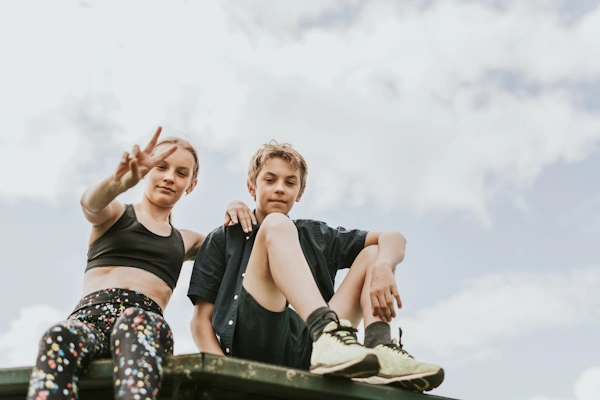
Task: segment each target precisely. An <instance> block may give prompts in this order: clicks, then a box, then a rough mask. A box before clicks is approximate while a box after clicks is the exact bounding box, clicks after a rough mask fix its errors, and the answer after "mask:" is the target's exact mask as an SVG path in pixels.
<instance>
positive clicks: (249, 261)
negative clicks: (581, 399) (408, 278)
mask: <svg viewBox="0 0 600 400" xmlns="http://www.w3.org/2000/svg"><path fill="white" fill-rule="evenodd" d="M306 176H307V166H306V162H305V160H304V158H303V157H302V156H301V155H300V154H299V153H298V152H297V151H296V150H294V149H293V148H292V147H291V146H290V145H289V144H286V143H283V144H279V143H277V142H274V141H271V142H270V143H268V144H266V145H264V146H263V147H262V148H261V149H259V150H258V151H257V152H256V154H255V155H254V157H253V158H252V161H251V163H250V167H249V171H248V182H247V186H248V191H249V192H250V194H251V195H252V197H254V199H255V201H256V210H255V214H256V220H257V222H258V224H259V227H257V228H255V229H253V230H252V231H251V232H249V233H246V232H244V229H243V228H242V226H241V225H240V224H238V225H230V226H227V227H219V228H217V229H215V230H214V231H213V232H211V233H210V234H209V235H208V237H207V238H206V240H205V242H204V244H203V246H202V248H201V249H200V250H199V252H198V255H197V256H196V260H195V263H194V269H193V273H192V278H191V282H190V288H189V291H188V297H189V298H190V300H191V301H192V303H194V305H195V308H194V315H193V317H192V321H191V330H192V336H193V338H194V341H195V343H196V346H198V349H199V350H200V351H202V352H205V353H212V354H219V355H228V356H235V357H241V358H247V359H252V360H256V361H262V362H269V363H273V364H278V365H283V366H288V367H295V368H303V369H310V371H311V372H313V373H316V374H324V375H335V376H342V377H347V378H353V379H355V380H358V381H362V382H368V383H375V384H395V385H398V386H402V387H405V388H409V389H412V390H419V391H424V390H431V389H433V388H435V387H437V386H438V385H440V384H441V383H442V380H443V378H444V371H443V370H442V369H441V368H440V367H439V366H437V365H433V364H427V363H422V362H418V361H416V360H415V359H414V358H412V357H411V356H410V355H409V354H408V353H406V352H405V351H404V350H402V346H401V345H398V344H396V342H395V341H392V339H391V334H390V326H389V322H390V321H391V320H392V318H394V317H395V316H396V313H395V309H394V300H396V303H397V304H398V307H401V306H402V304H401V301H400V296H399V294H398V290H397V287H396V282H395V279H394V272H395V269H396V265H397V264H399V263H400V262H401V261H402V259H403V258H404V249H405V244H406V242H405V239H404V237H403V236H402V235H401V234H400V233H398V232H385V233H380V232H366V231H361V230H346V229H344V228H338V229H333V228H331V227H329V226H328V225H327V224H325V223H323V222H319V221H313V220H298V221H292V220H291V219H289V218H288V217H287V215H288V213H289V212H290V210H291V209H292V207H293V205H294V202H297V201H300V199H301V197H302V194H303V193H304V189H305V186H306ZM245 225H248V224H245ZM245 230H246V231H250V229H248V228H246V229H245ZM341 268H350V271H349V272H348V275H347V276H346V278H345V279H344V281H343V282H342V284H341V285H340V287H339V289H338V291H337V292H335V293H334V279H335V274H336V272H337V270H338V269H341ZM289 304H291V305H292V307H293V309H292V308H290V307H288V305H289ZM363 318H364V326H365V345H364V346H363V345H360V344H359V343H358V342H357V340H356V329H355V328H356V326H358V324H359V323H360V321H361V319H363Z"/></svg>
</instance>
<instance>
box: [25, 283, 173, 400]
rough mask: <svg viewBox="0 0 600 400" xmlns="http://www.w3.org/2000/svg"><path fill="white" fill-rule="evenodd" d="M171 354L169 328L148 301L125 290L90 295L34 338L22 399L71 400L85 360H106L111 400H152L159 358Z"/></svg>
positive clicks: (75, 396) (157, 385)
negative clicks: (111, 376)
mask: <svg viewBox="0 0 600 400" xmlns="http://www.w3.org/2000/svg"><path fill="white" fill-rule="evenodd" d="M172 353H173V335H172V333H171V329H170V328H169V325H168V324H167V322H166V321H165V320H164V318H163V317H162V310H161V309H160V307H159V306H158V305H157V304H156V303H155V302H154V301H152V300H151V299H150V298H148V297H146V296H144V295H143V294H141V293H139V292H134V291H131V290H125V289H105V290H101V291H98V292H94V293H92V294H89V295H87V296H85V297H84V298H83V299H81V300H80V301H79V303H78V304H77V306H76V307H75V310H74V311H73V313H72V314H71V315H70V316H69V318H68V319H67V320H66V321H62V322H59V323H58V324H56V325H54V326H53V327H51V328H50V329H48V330H47V331H46V333H45V334H44V336H43V337H42V339H41V340H40V347H39V351H38V358H37V361H36V364H35V367H34V368H33V371H32V373H31V380H30V382H29V391H28V394H27V399H28V400H58V399H61V400H66V399H68V400H77V399H79V393H78V381H79V376H80V375H82V374H83V373H85V371H86V369H87V367H88V366H89V365H90V362H91V360H92V359H97V358H109V357H112V359H113V361H114V363H115V368H114V379H113V383H114V393H115V399H136V400H147V399H152V400H154V399H156V398H157V397H158V391H159V389H160V386H161V380H162V364H163V357H164V356H165V355H167V354H172Z"/></svg>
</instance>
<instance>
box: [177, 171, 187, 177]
mask: <svg viewBox="0 0 600 400" xmlns="http://www.w3.org/2000/svg"><path fill="white" fill-rule="evenodd" d="M178 174H179V175H181V176H187V174H186V173H185V172H181V171H179V172H178Z"/></svg>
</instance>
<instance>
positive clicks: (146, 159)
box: [80, 127, 177, 225]
mask: <svg viewBox="0 0 600 400" xmlns="http://www.w3.org/2000/svg"><path fill="white" fill-rule="evenodd" d="M161 130H162V128H160V127H159V128H158V129H157V130H156V133H155V134H154V136H153V137H152V139H151V140H150V142H149V143H148V145H147V146H146V148H145V149H144V150H140V148H139V146H138V145H135V146H133V150H132V151H131V153H127V152H124V153H123V156H122V157H121V161H120V162H119V165H118V166H117V169H116V171H115V172H114V173H113V174H112V175H111V176H109V177H107V178H104V179H103V180H101V181H100V182H98V183H96V184H95V185H92V186H90V187H89V188H88V189H87V190H86V191H85V192H84V193H83V196H81V201H80V202H81V208H82V209H83V214H84V215H85V218H86V219H87V220H88V221H89V222H90V223H91V224H92V225H103V224H105V223H107V222H109V221H111V220H116V218H118V217H119V216H120V215H121V214H122V213H123V205H122V204H121V203H119V202H118V201H117V200H116V198H117V196H118V195H120V194H121V193H124V192H126V191H127V190H128V189H130V188H132V187H133V186H135V185H136V184H137V183H138V182H139V181H140V180H141V179H142V178H143V177H144V176H146V174H147V173H148V171H150V169H152V168H153V167H154V166H156V164H158V163H159V162H161V161H163V160H164V159H165V158H167V157H168V156H169V155H171V154H173V152H174V151H175V150H177V146H171V147H167V148H165V149H164V150H162V151H160V152H158V153H156V154H154V155H153V154H152V151H153V150H154V147H155V146H156V143H157V141H158V137H159V136H160V132H161Z"/></svg>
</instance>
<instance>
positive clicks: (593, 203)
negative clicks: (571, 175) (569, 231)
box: [558, 194, 600, 233]
mask: <svg viewBox="0 0 600 400" xmlns="http://www.w3.org/2000/svg"><path fill="white" fill-rule="evenodd" d="M558 223H559V224H560V225H561V226H562V227H564V228H574V227H575V228H579V229H582V230H583V231H586V232H589V233H600V194H597V195H595V196H592V197H590V198H588V199H585V200H583V201H582V202H581V203H579V204H578V205H576V206H575V207H573V208H572V209H570V210H568V211H567V212H565V213H564V214H562V215H560V216H559V217H558Z"/></svg>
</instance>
